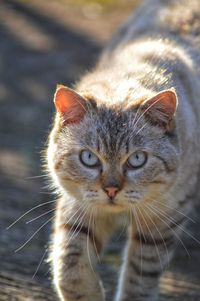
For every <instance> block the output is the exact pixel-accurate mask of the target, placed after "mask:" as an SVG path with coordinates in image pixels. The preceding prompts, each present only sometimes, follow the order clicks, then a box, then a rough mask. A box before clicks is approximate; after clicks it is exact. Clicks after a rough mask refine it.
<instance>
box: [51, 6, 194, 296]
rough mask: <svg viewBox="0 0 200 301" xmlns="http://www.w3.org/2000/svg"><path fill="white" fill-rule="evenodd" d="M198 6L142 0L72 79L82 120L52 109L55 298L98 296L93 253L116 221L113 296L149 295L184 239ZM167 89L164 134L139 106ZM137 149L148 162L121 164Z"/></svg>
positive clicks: (189, 185) (153, 293)
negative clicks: (118, 259)
mask: <svg viewBox="0 0 200 301" xmlns="http://www.w3.org/2000/svg"><path fill="white" fill-rule="evenodd" d="M197 4H198V1H195V0H192V1H190V3H188V2H186V1H184V0H183V1H176V4H174V2H173V1H158V0H155V1H147V2H146V4H145V5H146V6H145V5H143V6H142V7H141V8H140V9H139V10H138V12H137V13H136V14H135V15H134V16H131V17H130V18H129V20H128V21H127V22H126V24H124V25H123V26H122V28H121V29H120V30H119V31H118V33H117V34H116V35H115V37H114V39H113V41H112V42H111V44H110V46H108V48H107V49H106V50H105V52H104V53H103V55H102V57H101V59H100V61H99V63H98V64H97V67H96V68H95V69H94V70H93V71H92V72H90V73H88V74H86V75H85V76H84V77H83V78H82V80H81V81H80V82H79V83H78V84H77V85H76V87H75V90H76V91H77V93H79V94H80V95H82V96H83V97H84V99H85V101H86V104H87V105H86V106H87V112H86V113H85V116H84V118H83V120H82V121H81V122H79V123H75V124H70V125H68V126H62V124H61V121H60V115H59V114H58V113H57V115H56V118H55V123H54V127H53V129H52V132H51V134H50V138H49V147H48V166H49V170H50V173H51V177H52V179H53V181H52V183H53V185H54V186H55V188H56V189H57V190H58V192H59V194H60V199H59V200H58V207H57V214H56V221H55V230H54V231H55V232H54V236H53V246H52V252H51V259H52V262H53V274H54V282H55V285H56V288H57V291H58V294H59V296H60V298H61V300H63V301H74V300H83V301H102V300H104V298H105V297H104V293H103V290H102V286H101V285H100V284H99V282H98V280H97V277H96V276H94V272H93V269H95V263H96V260H97V253H100V252H101V250H102V249H103V247H104V246H105V244H106V242H107V241H108V239H109V238H110V236H111V234H112V233H113V231H114V230H115V229H116V228H117V227H118V226H119V225H120V224H121V221H122V220H124V219H125V220H126V222H127V225H129V227H128V228H129V239H128V244H127V247H126V249H125V255H124V265H123V267H122V271H121V276H120V281H119V286H118V290H117V293H116V301H130V300H131V301H136V300H140V301H147V300H148V301H150V300H151V301H152V300H156V298H157V292H158V290H157V288H158V280H159V277H160V275H161V272H162V271H163V269H164V268H165V267H166V266H167V264H168V262H169V260H170V259H171V257H172V254H173V251H174V249H175V246H176V243H177V242H178V241H180V242H181V243H182V244H183V242H182V240H181V238H180V232H182V231H183V226H184V224H185V223H186V221H187V219H188V218H187V215H188V213H189V212H190V209H191V205H192V200H191V198H192V197H191V194H194V192H195V189H196V186H197V183H198V177H197V175H198V171H199V165H200V137H199V136H200V131H199V119H200V106H199V99H200V89H199V71H198V70H197V66H199V61H198V56H197V54H198V55H199V46H198V43H199V42H198V41H199V40H198V39H197V38H196V37H194V35H193V34H194V28H193V27H192V25H191V24H193V23H191V22H190V21H191V20H193V19H195V18H196V17H195V16H196V15H195V13H196V7H197ZM198 9H199V7H198ZM180 10H181V11H182V14H181V15H180V14H179V13H178V12H179V11H180ZM184 12H185V13H186V15H187V16H189V17H190V18H189V17H188V19H187V20H188V22H190V23H188V24H189V25H188V26H189V27H187V29H186V31H184V29H183V28H182V27H181V24H182V23H181V22H182V16H184ZM198 14H199V12H198ZM169 19H170V20H171V21H170V26H169V25H168V24H169ZM187 20H186V22H187ZM195 20H196V19H195ZM195 22H196V23H195V24H196V25H195V26H196V27H195V28H196V29H195V30H196V31H198V33H200V24H199V22H197V20H196V21H195ZM198 38H199V35H198ZM171 88H173V89H175V91H176V94H177V97H178V103H179V105H178V109H177V113H176V115H175V120H174V124H173V128H172V129H171V130H170V131H166V129H164V128H163V127H161V126H158V125H157V124H154V123H152V120H150V119H148V118H147V117H146V116H145V114H143V112H142V110H141V107H140V105H141V104H143V103H145V101H146V100H148V99H149V98H151V97H152V96H154V95H156V94H157V93H159V92H160V91H163V90H166V89H171ZM84 149H89V150H91V151H92V152H93V153H94V154H95V155H96V156H97V157H98V158H99V160H100V162H101V167H98V168H88V167H86V166H84V165H83V164H82V163H81V161H80V158H79V156H80V152H81V151H82V150H84ZM137 150H143V151H145V152H146V153H147V156H148V159H147V162H146V164H145V165H144V166H143V167H141V168H138V169H128V168H127V165H126V162H127V159H128V157H129V156H130V155H131V154H132V153H133V152H135V151H137ZM115 184H117V185H118V186H119V187H120V191H119V192H118V194H117V195H116V197H115V199H114V202H110V200H109V198H108V196H107V194H106V193H105V190H104V188H105V187H107V186H113V185H115ZM69 224H70V225H75V226H74V227H72V228H69ZM67 227H68V228H67ZM75 227H76V228H75ZM81 227H83V228H82V230H81ZM83 229H84V231H83ZM85 229H88V235H87V233H86V230H85ZM90 229H91V231H92V232H91V233H92V235H91V234H90V235H89V231H90ZM92 236H93V237H92ZM92 238H93V240H92ZM162 241H163V242H162ZM95 242H96V245H97V244H98V246H96V245H95ZM97 249H98V250H97ZM70 252H71V253H70ZM71 254H72V255H71ZM74 254H76V255H74ZM77 254H78V255H77ZM73 256H75V257H73Z"/></svg>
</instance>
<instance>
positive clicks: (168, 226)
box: [146, 204, 191, 258]
mask: <svg viewBox="0 0 200 301" xmlns="http://www.w3.org/2000/svg"><path fill="white" fill-rule="evenodd" d="M146 206H147V207H148V209H149V210H150V211H151V212H152V213H153V214H154V215H155V216H157V217H158V218H159V220H160V221H161V222H163V224H165V225H166V226H167V228H168V229H170V230H171V231H172V232H173V233H174V235H175V236H176V238H177V239H178V240H179V241H180V243H181V244H182V246H183V248H184V249H185V251H186V253H187V255H188V257H189V258H191V256H190V253H189V251H188V249H187V248H186V246H185V244H184V243H183V241H182V239H181V238H180V237H179V236H178V234H177V233H176V231H174V229H172V228H171V227H170V225H169V224H168V223H167V222H165V221H164V220H163V219H162V218H161V217H160V215H159V214H157V213H156V212H155V211H154V210H153V209H151V208H150V207H149V204H148V205H147V204H146Z"/></svg>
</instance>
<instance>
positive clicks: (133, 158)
mask: <svg viewBox="0 0 200 301" xmlns="http://www.w3.org/2000/svg"><path fill="white" fill-rule="evenodd" d="M146 162H147V154H146V153H145V152H143V151H136V152H135V153H133V154H132V155H130V157H129V158H128V160H127V163H128V166H129V167H130V168H140V167H142V166H143V165H144V164H145V163H146Z"/></svg>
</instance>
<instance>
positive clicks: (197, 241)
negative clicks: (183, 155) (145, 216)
mask: <svg viewBox="0 0 200 301" xmlns="http://www.w3.org/2000/svg"><path fill="white" fill-rule="evenodd" d="M152 208H153V209H154V210H157V211H158V212H159V211H160V214H161V215H162V216H163V217H165V218H166V219H168V220H169V221H170V222H172V223H173V224H174V225H176V226H177V227H179V228H180V229H181V230H182V231H183V232H184V233H185V234H187V235H188V236H189V237H191V238H192V239H193V240H194V241H196V243H198V244H199V245H200V241H199V240H198V239H197V238H196V237H194V236H193V235H192V234H190V233H189V232H188V231H186V230H185V229H184V228H183V227H182V226H181V225H179V224H177V223H176V221H175V220H174V219H173V218H172V217H170V216H167V215H166V214H165V213H164V212H162V211H161V210H158V208H154V206H152Z"/></svg>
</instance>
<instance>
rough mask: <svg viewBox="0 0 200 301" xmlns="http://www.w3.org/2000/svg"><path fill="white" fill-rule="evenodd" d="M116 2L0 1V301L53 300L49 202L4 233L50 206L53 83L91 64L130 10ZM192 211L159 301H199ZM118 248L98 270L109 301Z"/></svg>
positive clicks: (130, 0)
mask: <svg viewBox="0 0 200 301" xmlns="http://www.w3.org/2000/svg"><path fill="white" fill-rule="evenodd" d="M137 2H139V1H137ZM121 3H122V2H121ZM124 3H125V4H124V5H122V4H120V5H115V4H114V5H110V6H108V7H106V8H105V7H104V6H102V5H100V4H97V3H92V4H90V5H89V4H86V5H80V4H77V5H75V3H73V1H71V2H69V1H64V0H57V1H53V0H50V1H47V0H46V1H41V0H30V1H25V0H23V1H22V0H21V1H20V0H1V1H0V105H1V106H0V301H4V300H5V301H32V300H37V301H45V300H53V301H56V300H57V299H56V296H55V295H54V292H53V287H52V284H51V272H50V268H49V265H48V263H47V262H46V261H47V249H48V244H49V239H50V232H51V222H52V217H53V211H51V212H49V211H50V210H52V209H53V208H54V206H55V204H54V203H53V202H52V203H49V204H46V205H43V206H40V207H38V208H36V209H35V210H32V211H31V212H30V213H29V214H27V215H26V216H25V217H24V218H23V219H21V220H20V221H18V222H17V223H16V224H15V225H13V227H11V228H10V229H8V230H6V228H7V227H8V226H9V225H10V224H12V223H13V222H14V221H15V220H17V219H18V218H19V217H20V216H21V215H22V214H23V213H25V212H26V211H28V210H30V209H31V208H33V207H35V206H38V205H40V204H43V203H46V202H50V201H53V197H52V196H51V194H50V192H49V190H48V188H47V181H46V178H45V177H44V176H42V174H43V173H42V170H41V166H42V161H41V151H42V150H43V149H44V148H45V144H46V140H47V137H48V132H49V129H50V125H51V122H52V118H53V112H54V105H53V102H52V98H53V93H54V90H55V86H56V84H57V83H62V84H66V85H71V84H73V83H74V82H75V81H77V80H78V78H79V77H80V76H81V74H83V72H84V71H85V70H88V69H89V68H90V67H91V66H92V65H93V64H94V62H95V60H96V59H97V57H98V55H99V53H100V51H101V49H102V48H103V46H104V45H105V44H106V42H107V41H108V40H109V38H110V36H111V34H112V32H113V31H114V29H115V28H116V27H117V26H118V25H119V24H120V22H121V21H122V20H123V19H125V18H126V16H127V15H128V14H129V12H130V11H131V9H132V8H134V7H135V5H136V1H134V0H126V1H125V0H124ZM199 211H200V210H199V208H198V206H197V208H196V209H195V213H194V219H195V220H196V223H195V225H192V224H191V225H190V227H189V229H188V230H187V233H189V234H186V235H185V237H184V238H183V241H184V244H185V246H186V248H187V250H188V251H186V250H185V249H184V247H183V246H182V245H181V244H180V246H179V248H178V250H177V255H176V256H175V259H174V260H173V262H172V264H171V265H170V267H169V270H168V271H167V272H166V273H165V275H164V276H163V278H162V280H161V296H160V300H162V301H166V300H173V301H174V300H181V301H186V300H187V301H192V300H194V301H198V300H200V286H199V283H200V242H198V241H197V240H198V239H200V235H199V233H198V232H199V231H198V229H199ZM37 217H38V218H37ZM190 231H193V232H194V236H195V237H196V240H195V239H192V238H191V234H190V233H192V232H190ZM198 236H199V238H198ZM120 244H123V241H121V243H120V242H119V241H118V240H116V239H114V240H113V242H112V243H111V245H110V247H109V248H108V251H107V253H106V256H105V257H104V258H103V259H102V264H101V267H100V273H101V275H102V277H103V280H104V283H105V286H106V291H107V292H108V300H109V301H110V300H111V295H113V293H114V291H115V285H116V275H117V273H118V270H119V264H120V262H119V259H118V255H119V253H120V251H119V250H120ZM22 247H23V248H22ZM116 250H117V252H116ZM187 252H189V256H188V254H187ZM40 263H41V264H40ZM94 301H95V300H94Z"/></svg>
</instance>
